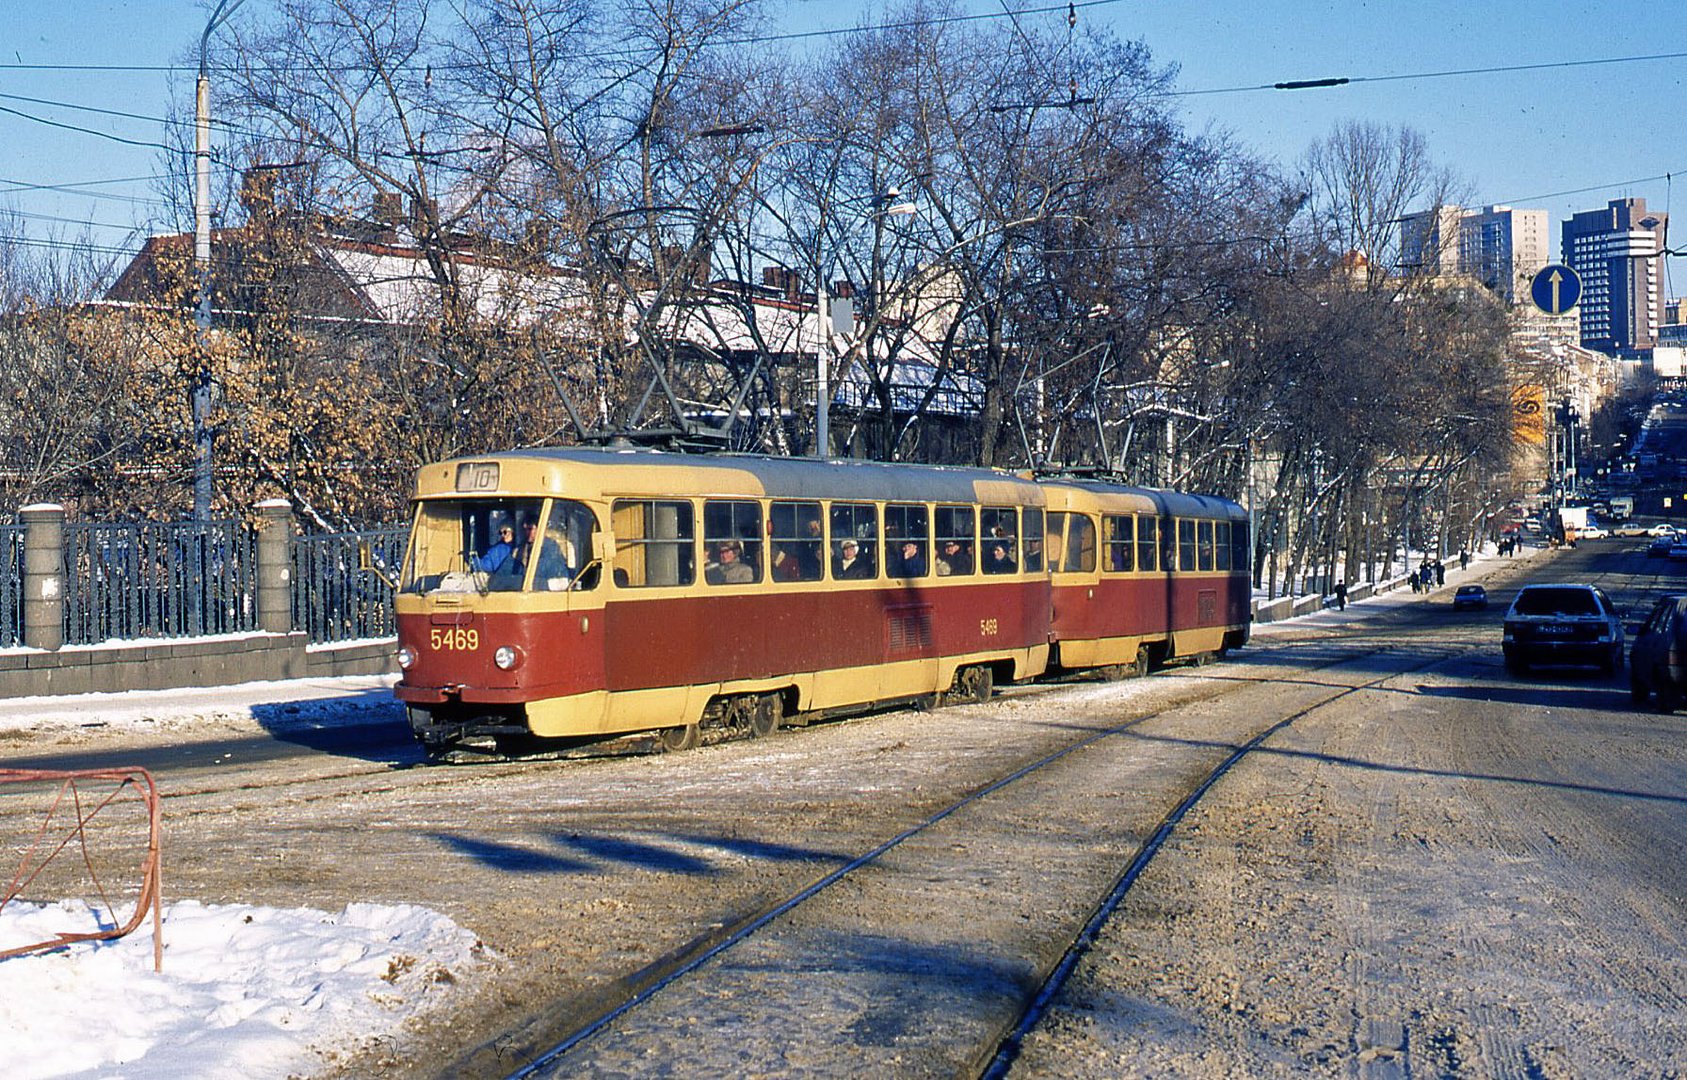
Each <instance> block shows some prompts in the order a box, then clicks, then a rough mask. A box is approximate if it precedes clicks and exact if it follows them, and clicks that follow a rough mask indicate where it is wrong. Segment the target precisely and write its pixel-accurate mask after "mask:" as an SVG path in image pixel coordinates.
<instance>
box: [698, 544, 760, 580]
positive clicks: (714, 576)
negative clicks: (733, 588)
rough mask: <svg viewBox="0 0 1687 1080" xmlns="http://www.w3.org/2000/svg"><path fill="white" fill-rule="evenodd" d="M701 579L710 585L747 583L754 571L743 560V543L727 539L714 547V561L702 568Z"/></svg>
mask: <svg viewBox="0 0 1687 1080" xmlns="http://www.w3.org/2000/svg"><path fill="white" fill-rule="evenodd" d="M703 579H704V580H705V581H707V582H708V583H709V584H710V585H749V584H751V583H752V582H754V581H755V580H756V572H755V570H754V568H752V567H751V566H750V564H749V563H747V562H745V561H744V548H743V545H741V544H740V543H739V542H738V541H736V540H727V541H725V542H723V543H722V544H721V545H720V546H719V547H717V548H716V549H715V561H714V562H712V563H710V564H709V565H708V566H706V567H704V568H703Z"/></svg>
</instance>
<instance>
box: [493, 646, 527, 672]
mask: <svg viewBox="0 0 1687 1080" xmlns="http://www.w3.org/2000/svg"><path fill="white" fill-rule="evenodd" d="M492 662H493V663H494V664H497V665H498V669H499V670H500V671H514V670H515V669H516V668H517V667H520V666H521V650H520V649H518V648H516V647H515V646H514V645H500V646H498V648H497V650H496V651H495V652H493V654H492Z"/></svg>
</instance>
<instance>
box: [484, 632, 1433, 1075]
mask: <svg viewBox="0 0 1687 1080" xmlns="http://www.w3.org/2000/svg"><path fill="white" fill-rule="evenodd" d="M1398 647H1399V645H1398V642H1397V641H1390V642H1387V643H1384V644H1380V645H1378V646H1377V647H1375V648H1372V649H1364V650H1359V651H1355V652H1352V653H1349V654H1347V655H1344V656H1341V657H1337V658H1333V659H1331V660H1329V661H1327V662H1325V663H1322V664H1317V665H1313V666H1312V670H1322V669H1325V668H1330V667H1337V666H1340V665H1342V664H1347V663H1352V662H1353V661H1355V660H1358V659H1362V658H1364V657H1367V656H1373V655H1377V654H1379V653H1383V652H1387V651H1390V650H1392V649H1396V648H1398ZM1445 659H1446V657H1445V656H1437V657H1436V658H1435V659H1433V660H1430V661H1428V662H1427V663H1425V664H1423V665H1419V667H1429V666H1432V665H1433V664H1436V663H1441V662H1443V661H1444V660H1445ZM1418 669H1419V668H1406V669H1404V670H1403V671H1402V672H1396V673H1392V674H1389V675H1386V676H1382V677H1380V678H1378V679H1375V680H1372V681H1370V682H1367V683H1365V684H1363V685H1362V686H1359V687H1341V688H1340V689H1339V690H1338V691H1337V692H1336V693H1334V694H1332V695H1330V696H1329V697H1327V698H1325V699H1323V700H1322V701H1319V702H1317V703H1315V704H1314V705H1312V706H1309V707H1308V708H1307V709H1305V710H1302V711H1301V712H1300V713H1297V714H1295V716H1292V717H1289V718H1288V719H1286V720H1283V721H1279V722H1278V723H1277V724H1275V725H1273V726H1272V727H1271V728H1268V729H1267V730H1265V731H1263V732H1261V733H1259V734H1258V735H1256V736H1255V737H1254V738H1253V739H1251V740H1250V741H1249V742H1248V743H1246V744H1244V745H1243V746H1242V747H1241V748H1238V749H1237V750H1236V751H1235V752H1234V753H1233V754H1232V755H1231V759H1227V761H1226V763H1225V764H1224V765H1222V766H1220V770H1215V773H1214V774H1213V775H1211V776H1209V777H1208V778H1207V779H1206V780H1205V781H1204V782H1203V783H1202V784H1201V785H1200V786H1199V787H1198V788H1197V789H1196V791H1195V792H1194V793H1192V794H1191V796H1190V797H1188V798H1186V799H1185V800H1184V801H1183V803H1180V804H1179V805H1180V807H1183V806H1184V805H1185V804H1187V805H1188V806H1193V805H1194V803H1195V802H1196V801H1198V797H1199V794H1200V793H1203V792H1205V791H1206V790H1207V789H1208V788H1210V787H1211V786H1212V784H1213V783H1214V782H1216V781H1217V779H1218V776H1219V775H1222V770H1224V769H1228V768H1229V766H1230V765H1231V764H1233V761H1234V760H1236V759H1239V758H1240V757H1241V756H1242V755H1244V754H1245V753H1247V752H1248V751H1249V750H1250V749H1252V748H1253V747H1255V746H1256V745H1257V743H1258V742H1259V741H1260V740H1262V739H1263V738H1265V737H1268V736H1269V735H1270V734H1271V733H1272V732H1274V731H1276V730H1279V729H1280V728H1281V727H1282V726H1284V725H1285V724H1287V723H1289V722H1291V721H1292V720H1294V719H1296V718H1298V717H1299V716H1301V715H1304V714H1305V713H1308V712H1311V711H1313V710H1314V709H1317V708H1321V707H1323V706H1324V705H1327V704H1329V703H1330V702H1331V701H1335V700H1338V699H1340V698H1342V697H1344V696H1347V695H1349V694H1353V693H1357V692H1358V691H1360V690H1363V689H1368V688H1370V687H1372V686H1375V685H1377V684H1379V683H1381V682H1385V681H1387V680H1388V679H1391V678H1396V677H1398V675H1400V674H1403V673H1405V672H1409V671H1413V670H1418ZM1184 704H1186V703H1184V702H1180V703H1178V704H1177V705H1174V706H1171V707H1169V708H1168V709H1162V710H1156V711H1154V712H1150V713H1145V714H1143V715H1141V716H1137V717H1134V718H1132V719H1130V720H1127V721H1125V722H1123V723H1119V724H1115V725H1112V726H1110V727H1107V728H1104V729H1102V730H1099V731H1095V732H1092V733H1091V734H1089V735H1087V736H1085V737H1084V738H1082V739H1079V740H1078V741H1076V742H1073V743H1070V744H1068V745H1066V746H1064V747H1062V748H1060V749H1059V750H1056V751H1054V752H1053V753H1050V754H1047V755H1045V756H1043V757H1042V758H1039V759H1037V760H1036V761H1033V762H1030V763H1029V764H1026V765H1023V766H1020V767H1018V768H1016V769H1014V770H1013V771H1011V772H1009V773H1007V774H1005V775H1003V776H1001V777H998V778H997V779H995V780H992V781H990V782H989V783H987V784H984V785H983V786H981V787H978V788H976V789H974V790H973V791H971V792H969V793H967V794H966V795H964V796H961V797H960V798H959V799H956V800H955V801H954V802H952V803H950V804H949V805H948V806H946V807H944V808H942V809H940V810H938V811H936V812H934V813H932V814H930V815H928V816H927V817H925V818H924V819H922V820H921V821H919V822H917V823H915V824H914V825H911V826H909V827H908V828H906V829H904V830H902V831H901V832H899V833H897V834H896V835H894V836H892V837H890V838H889V839H887V840H885V841H883V842H882V843H880V844H878V845H876V846H875V847H873V848H871V849H870V850H868V851H867V852H865V853H863V854H861V855H858V856H856V857H855V858H853V859H851V860H850V861H849V862H848V863H846V864H845V865H843V866H840V867H838V868H836V869H834V870H832V871H830V872H829V873H827V874H825V875H823V876H822V877H820V878H819V879H817V880H815V881H814V882H812V883H810V884H809V885H807V886H805V887H804V888H802V889H800V890H798V891H797V892H795V893H793V894H792V895H790V896H788V897H786V898H785V899H783V900H779V901H776V902H774V903H772V904H770V905H768V906H766V907H764V908H762V909H761V910H760V911H758V912H756V913H753V914H750V915H747V916H745V917H744V918H742V919H740V920H738V921H736V922H734V923H732V924H730V925H727V926H723V927H720V928H718V929H716V930H715V931H713V932H712V933H709V934H705V935H702V936H700V937H699V938H698V939H696V940H694V941H693V942H692V943H690V944H689V945H687V946H685V947H682V948H680V949H678V950H675V951H674V952H672V953H670V954H669V955H668V957H667V958H665V959H664V960H661V961H658V962H657V963H655V964H652V965H650V966H648V967H646V968H645V969H644V970H643V971H641V972H638V973H635V974H634V975H632V976H629V977H628V978H627V979H624V980H622V986H624V987H625V988H626V989H625V994H624V996H622V997H621V998H620V1000H618V1001H615V1002H613V1003H611V1004H609V1005H607V1006H606V1007H604V1008H603V1009H601V1010H600V1011H597V1012H595V1013H594V1014H592V1015H590V1016H589V1017H588V1018H587V1019H585V1020H584V1021H583V1022H582V1023H580V1024H579V1025H578V1026H577V1027H575V1029H574V1030H573V1031H571V1032H569V1033H568V1034H566V1035H564V1036H563V1037H562V1038H560V1039H557V1040H556V1041H554V1042H552V1043H551V1045H550V1046H549V1047H548V1048H547V1049H545V1050H543V1051H542V1052H541V1053H539V1054H538V1055H537V1056H536V1057H534V1058H533V1059H532V1060H531V1061H529V1062H528V1063H527V1064H525V1065H523V1066H521V1067H520V1068H518V1069H517V1070H516V1071H514V1072H511V1073H508V1074H507V1075H508V1077H509V1078H510V1080H526V1078H530V1077H535V1076H539V1075H542V1074H543V1073H544V1071H545V1070H546V1069H548V1068H549V1067H550V1066H551V1065H553V1064H554V1063H556V1062H557V1061H558V1060H559V1059H561V1058H562V1057H564V1056H565V1055H567V1054H568V1053H569V1052H570V1051H571V1050H573V1049H574V1048H576V1047H578V1046H580V1045H581V1044H582V1043H584V1042H586V1041H587V1040H589V1039H591V1038H592V1037H593V1036H595V1035H597V1034H599V1033H600V1032H602V1031H603V1030H604V1029H605V1028H606V1027H607V1026H608V1025H610V1024H611V1023H613V1022H614V1021H615V1020H616V1019H618V1018H619V1017H621V1016H623V1015H625V1014H627V1013H628V1012H630V1011H631V1010H633V1009H635V1008H637V1007H638V1006H639V1005H641V1004H643V1003H644V1002H646V1001H648V1000H649V999H650V998H652V997H653V996H655V995H656V994H657V993H658V992H660V991H661V990H663V989H665V988H667V987H668V986H671V985H673V984H674V983H676V982H678V981H679V980H680V979H682V978H684V977H686V976H688V975H690V974H692V973H694V972H696V971H697V970H698V969H699V968H701V967H702V966H703V965H704V964H706V963H707V962H708V961H710V960H711V959H713V958H715V957H716V956H719V955H720V954H721V953H723V952H725V951H727V950H728V949H731V948H733V947H734V946H736V945H739V944H741V943H742V942H743V941H744V940H745V939H747V938H748V937H750V936H751V935H752V934H754V933H755V932H756V931H758V930H760V929H762V928H763V927H765V926H767V925H768V924H769V923H771V922H772V921H774V920H775V919H778V918H780V917H781V916H783V915H786V914H788V913H789V912H791V911H792V910H794V909H795V908H797V907H798V906H800V905H801V904H803V903H805V902H807V901H809V900H811V899H813V898H814V897H815V896H817V895H818V894H820V893H821V892H823V891H824V890H826V889H827V888H829V887H830V886H832V885H834V884H836V883H837V882H838V881H840V880H842V879H843V878H845V877H847V876H849V875H851V874H853V873H855V872H856V871H858V870H861V869H862V868H864V867H866V866H868V865H870V864H872V863H873V862H875V861H876V860H878V859H879V858H880V857H882V856H883V855H885V854H886V853H887V852H890V851H892V850H894V849H895V848H897V847H899V846H901V845H902V844H904V843H906V842H907V841H908V840H910V839H912V838H914V837H916V836H919V835H920V834H922V833H924V832H926V831H927V830H929V829H931V828H933V827H934V826H936V825H937V824H938V823H940V822H942V821H944V820H945V819H947V818H949V817H951V816H952V815H954V814H955V813H957V812H959V811H960V810H962V809H964V808H966V807H968V806H970V805H972V804H973V803H976V802H978V801H980V800H982V799H985V798H987V797H989V796H990V795H993V794H995V793H996V792H998V791H1001V790H1002V789H1004V788H1006V787H1008V786H1010V785H1012V784H1014V783H1017V782H1018V781H1020V780H1022V779H1024V778H1026V777H1027V776H1030V775H1032V774H1034V773H1036V772H1038V771H1040V770H1042V769H1044V768H1047V767H1048V766H1050V765H1052V764H1054V763H1055V762H1058V761H1060V760H1062V759H1064V758H1066V757H1068V756H1069V755H1071V754H1073V753H1075V752H1077V751H1079V750H1082V749H1084V748H1086V747H1089V746H1093V745H1095V744H1096V743H1099V742H1101V741H1103V740H1105V739H1108V738H1111V737H1113V736H1116V735H1121V734H1124V733H1126V732H1129V731H1131V730H1133V729H1135V728H1137V727H1139V726H1141V725H1143V724H1145V723H1148V722H1149V721H1151V720H1154V719H1156V718H1158V717H1160V716H1162V715H1164V714H1165V713H1166V712H1169V711H1170V710H1171V709H1172V708H1178V707H1182V705H1184ZM1184 812H1187V810H1186V809H1185V810H1184ZM1173 813H1174V814H1176V813H1177V811H1174V812H1173ZM1174 826H1175V819H1173V817H1172V816H1171V815H1168V817H1167V819H1165V820H1163V821H1162V822H1161V825H1160V827H1159V829H1157V831H1156V833H1155V834H1154V837H1153V838H1151V839H1150V840H1149V841H1147V842H1146V843H1145V844H1144V847H1143V848H1142V849H1141V852H1139V855H1138V856H1137V860H1136V861H1140V862H1141V863H1142V865H1144V866H1146V864H1147V861H1148V859H1149V858H1152V852H1153V851H1157V850H1158V849H1159V846H1160V844H1162V843H1163V842H1164V839H1165V836H1167V835H1169V833H1170V831H1171V829H1172V827H1174ZM1150 845H1151V847H1150ZM1142 852H1146V853H1147V857H1146V858H1144V856H1143V854H1142ZM1133 865H1135V861H1133ZM1137 873H1138V874H1140V868H1139V869H1138V870H1137ZM1116 889H1117V886H1115V890H1116ZM1104 902H1105V901H1104ZM1103 921H1104V920H1103ZM1089 922H1096V923H1097V926H1099V922H1098V921H1097V920H1096V918H1095V916H1093V915H1092V917H1091V919H1090V920H1089V921H1088V922H1086V925H1085V929H1086V930H1089V929H1090V926H1089ZM1092 933H1093V931H1092ZM1005 1037H1007V1036H1006V1035H1004V1036H1002V1037H1001V1038H997V1039H993V1040H991V1041H990V1042H989V1043H988V1048H987V1049H985V1050H984V1051H983V1052H982V1054H981V1057H982V1056H983V1055H990V1054H994V1053H995V1052H996V1048H998V1047H999V1046H1000V1045H1001V1044H1002V1038H1005ZM510 1045H511V1044H510V1041H509V1039H508V1037H507V1036H505V1037H500V1038H499V1039H496V1040H493V1042H492V1043H488V1044H485V1045H483V1046H482V1047H480V1048H477V1050H476V1051H473V1052H471V1053H470V1054H469V1055H468V1058H467V1059H466V1060H473V1059H474V1058H475V1057H477V1056H478V1055H479V1054H480V1053H482V1052H490V1053H500V1052H502V1053H508V1052H509V1050H510Z"/></svg>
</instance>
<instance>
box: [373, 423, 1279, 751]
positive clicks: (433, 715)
mask: <svg viewBox="0 0 1687 1080" xmlns="http://www.w3.org/2000/svg"><path fill="white" fill-rule="evenodd" d="M413 507H414V514H413V520H412V529H411V540H410V547H409V551H408V553H407V556H406V559H405V566H404V571H403V577H402V580H401V582H400V591H399V595H398V597H397V600H396V607H397V616H398V636H399V663H400V667H401V671H402V674H401V678H400V681H399V683H398V686H397V687H396V690H395V693H396V694H397V696H398V697H399V699H400V700H402V701H403V702H404V703H405V704H406V706H407V708H408V711H409V715H410V720H411V725H412V728H413V730H414V731H415V733H416V735H417V737H418V738H419V739H420V740H421V741H422V742H423V743H424V744H425V745H426V746H428V747H429V748H430V749H431V750H435V751H441V750H445V749H448V748H450V747H452V746H453V745H457V744H464V745H480V744H484V743H485V742H488V741H490V742H493V743H495V744H496V746H497V747H498V748H499V749H506V750H508V749H514V748H519V747H522V746H524V745H529V744H531V743H532V742H533V741H535V740H555V739H594V738H602V737H606V736H611V735H618V734H624V733H631V732H640V731H656V732H660V733H661V737H662V741H663V742H664V744H665V745H667V746H668V747H669V748H671V749H684V748H687V747H690V746H694V745H696V744H697V743H698V742H699V741H700V739H701V738H702V737H703V735H704V733H705V732H706V731H708V730H710V729H722V730H730V729H740V730H744V729H747V730H748V731H750V732H752V733H756V734H765V733H767V732H770V731H772V730H773V729H774V728H775V727H777V726H779V724H780V723H781V722H784V721H785V720H786V719H787V718H798V719H806V718H808V717H811V716H815V715H827V714H834V713H839V712H845V711H850V710H856V709H860V708H864V707H868V706H872V705H876V704H881V703H886V702H896V701H907V700H920V701H926V702H931V701H935V700H938V699H939V698H947V699H949V700H956V699H960V700H983V699H986V698H988V697H989V696H990V693H991V689H992V687H993V686H994V685H995V684H996V683H999V682H1007V681H1014V680H1022V679H1028V678H1033V677H1036V676H1039V675H1042V674H1045V673H1047V672H1050V671H1056V670H1060V671H1071V670H1079V669H1085V668H1094V667H1110V666H1120V667H1125V668H1136V669H1138V670H1145V669H1146V667H1147V666H1148V665H1149V664H1151V663H1155V662H1163V661H1165V660H1169V659H1173V658H1176V657H1182V656H1188V655H1203V654H1206V653H1211V652H1215V651H1221V650H1223V649H1225V648H1228V647H1232V646H1235V645H1239V644H1241V643H1243V642H1244V641H1245V640H1246V637H1247V629H1248V621H1247V620H1248V615H1247V611H1248V608H1247V598H1248V588H1247V576H1246V573H1245V567H1246V559H1245V557H1243V558H1238V557H1236V556H1235V555H1234V554H1233V553H1232V552H1233V550H1241V551H1245V550H1246V545H1247V536H1246V519H1245V516H1242V511H1241V508H1240V507H1237V506H1236V505H1235V504H1234V503H1229V502H1225V501H1224V500H1220V499H1214V498H1207V497H1196V496H1185V495H1177V494H1172V493H1167V492H1156V491H1149V490H1145V489H1139V488H1127V487H1123V486H1120V485H1109V484H1104V483H1099V482H1090V481H1042V482H1039V481H1036V480H1033V479H1030V478H1028V477H1025V476H1018V475H1014V474H1011V473H1006V472H1001V471H996V470H989V469H969V468H950V467H940V466H911V465H890V464H880V463H871V462H856V461H816V460H806V459H795V458H767V457H755V456H736V455H721V456H689V455H677V454H666V453H659V452H655V451H647V450H596V449H549V450H545V449H541V450H530V451H521V452H510V453H503V454H493V455H488V456H485V457H476V458H472V459H469V458H465V459H458V460H453V461H447V462H441V463H438V464H434V465H430V466H426V467H424V468H423V469H422V470H421V471H420V472H419V474H418V477H417V486H416V497H415V500H414V504H413ZM1127 529H1128V536H1129V546H1130V552H1129V558H1128V559H1126V558H1125V557H1124V555H1123V554H1122V552H1123V546H1124V545H1125V544H1126V540H1125V537H1126V535H1127V532H1126V530H1127ZM1186 536H1187V540H1188V544H1187V550H1185V545H1184V543H1183V541H1184V539H1185V537H1186ZM1221 549H1222V551H1223V554H1222V555H1220V551H1221ZM1045 553H1046V554H1045ZM1232 568H1234V569H1232Z"/></svg>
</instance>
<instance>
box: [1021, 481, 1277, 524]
mask: <svg viewBox="0 0 1687 1080" xmlns="http://www.w3.org/2000/svg"><path fill="white" fill-rule="evenodd" d="M1042 483H1043V484H1044V485H1046V486H1049V487H1068V488H1077V489H1079V490H1081V491H1084V492H1087V493H1089V494H1091V495H1094V496H1096V497H1097V498H1100V499H1106V498H1107V497H1109V496H1124V497H1126V498H1128V499H1132V500H1135V499H1146V500H1148V501H1149V502H1151V503H1153V504H1154V507H1155V508H1156V509H1157V510H1158V511H1159V512H1160V513H1161V514H1166V515H1170V516H1172V517H1217V518H1232V519H1242V518H1246V517H1247V516H1248V512H1247V510H1246V509H1245V508H1243V507H1242V506H1241V504H1239V503H1235V502H1232V501H1231V500H1229V499H1225V498H1221V497H1220V496H1217V495H1194V494H1190V493H1188V492H1183V491H1171V490H1168V489H1166V488H1149V487H1136V486H1134V485H1131V484H1120V483H1115V482H1113V481H1109V480H1095V479H1090V478H1088V477H1064V476H1051V477H1045V478H1044V479H1043V480H1042Z"/></svg>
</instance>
